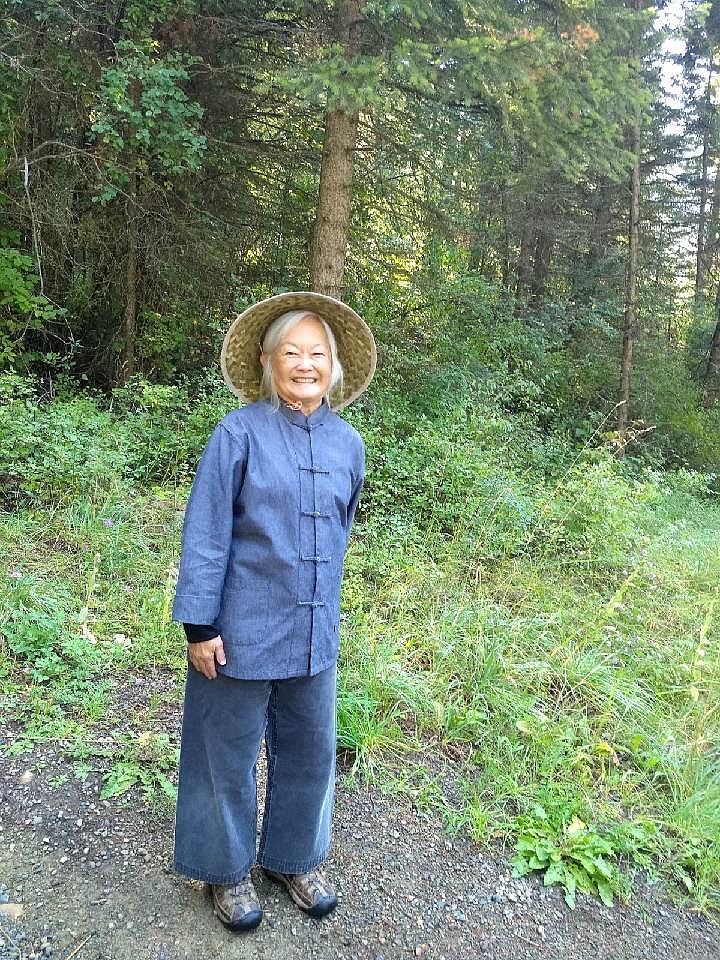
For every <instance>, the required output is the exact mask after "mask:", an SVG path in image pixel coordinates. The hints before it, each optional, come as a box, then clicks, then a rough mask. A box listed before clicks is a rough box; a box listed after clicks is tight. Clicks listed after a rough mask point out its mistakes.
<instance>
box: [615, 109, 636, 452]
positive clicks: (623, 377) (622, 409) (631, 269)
mask: <svg viewBox="0 0 720 960" xmlns="http://www.w3.org/2000/svg"><path fill="white" fill-rule="evenodd" d="M630 150H631V152H632V155H633V158H634V159H633V168H632V173H631V176H630V211H629V223H628V266H627V282H626V286H625V332H624V334H623V345H622V359H621V361H620V396H619V405H618V415H617V424H618V433H619V435H620V438H621V440H624V439H625V436H626V433H627V424H628V419H629V406H630V370H631V368H632V355H633V345H634V343H635V336H636V323H637V303H636V292H637V265H638V247H639V231H638V221H639V219H640V119H639V117H637V118H636V120H635V122H634V123H633V126H632V128H631V131H630ZM623 449H624V444H623V445H621V447H620V451H619V452H620V454H622V451H623Z"/></svg>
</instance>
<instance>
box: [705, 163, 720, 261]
mask: <svg viewBox="0 0 720 960" xmlns="http://www.w3.org/2000/svg"><path fill="white" fill-rule="evenodd" d="M719 166H720V164H718V161H717V160H716V161H715V169H716V172H715V179H714V180H713V193H712V203H711V205H710V222H709V223H708V225H707V229H706V231H705V250H704V253H705V271H706V272H707V271H710V273H711V274H712V275H714V273H715V269H716V266H717V254H718V241H719V240H720V169H718V167H719Z"/></svg>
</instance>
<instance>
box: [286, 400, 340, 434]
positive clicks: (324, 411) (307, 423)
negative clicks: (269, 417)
mask: <svg viewBox="0 0 720 960" xmlns="http://www.w3.org/2000/svg"><path fill="white" fill-rule="evenodd" d="M279 409H280V413H282V415H283V416H284V417H285V419H286V420H289V421H290V423H294V424H295V426H296V427H304V428H305V429H306V430H312V429H313V427H317V426H319V425H320V424H321V423H323V421H324V420H325V418H326V417H327V416H328V414H329V413H330V407H329V406H328V405H327V401H326V400H325V397H323V399H322V403H321V404H320V406H319V407H316V408H315V410H313V412H312V413H311V414H310V416H305V414H304V413H303V412H302V410H291V409H290V407H286V406H285V404H284V403H283V402H282V400H281V401H280V408H279Z"/></svg>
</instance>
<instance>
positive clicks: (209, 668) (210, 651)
mask: <svg viewBox="0 0 720 960" xmlns="http://www.w3.org/2000/svg"><path fill="white" fill-rule="evenodd" d="M188 656H189V657H190V662H191V663H192V665H193V666H194V667H195V669H196V670H198V671H199V672H200V673H202V674H203V675H204V676H206V677H207V678H208V680H214V679H215V677H216V676H217V670H216V669H215V661H216V660H217V662H218V663H219V664H220V666H221V667H224V666H225V663H226V660H225V650H224V648H223V642H222V637H221V636H219V635H218V636H217V637H213V638H212V640H203V641H202V643H189V644H188Z"/></svg>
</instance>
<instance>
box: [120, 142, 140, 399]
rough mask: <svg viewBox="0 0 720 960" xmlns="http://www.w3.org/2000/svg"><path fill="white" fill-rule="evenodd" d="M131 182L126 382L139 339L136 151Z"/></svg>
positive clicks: (122, 377) (123, 374) (123, 372)
mask: <svg viewBox="0 0 720 960" xmlns="http://www.w3.org/2000/svg"><path fill="white" fill-rule="evenodd" d="M129 171H130V183H129V185H128V198H127V201H126V203H125V211H126V212H125V216H126V220H127V239H128V253H127V266H126V270H125V340H124V343H123V354H122V366H121V370H120V381H121V382H122V383H126V382H127V381H128V380H129V379H130V377H132V375H133V374H134V373H135V341H136V339H137V202H136V201H137V158H136V155H135V151H133V153H132V157H131V159H130V163H129Z"/></svg>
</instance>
